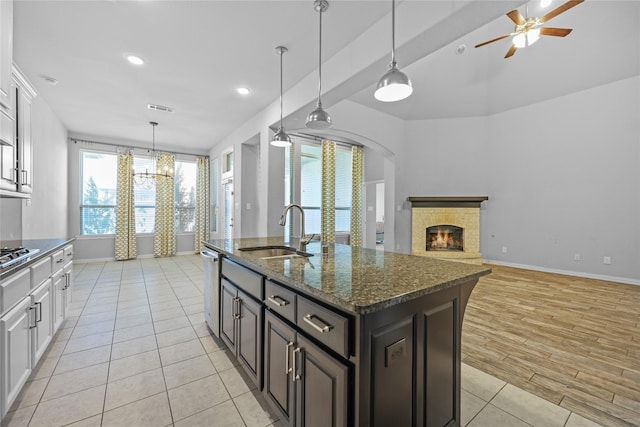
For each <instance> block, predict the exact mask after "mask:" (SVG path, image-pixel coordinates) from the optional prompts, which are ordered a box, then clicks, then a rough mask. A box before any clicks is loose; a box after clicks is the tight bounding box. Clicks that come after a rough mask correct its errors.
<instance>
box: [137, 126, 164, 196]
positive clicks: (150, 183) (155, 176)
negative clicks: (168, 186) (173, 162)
mask: <svg viewBox="0 0 640 427" xmlns="http://www.w3.org/2000/svg"><path fill="white" fill-rule="evenodd" d="M149 124H150V125H151V129H152V132H153V145H152V148H151V153H150V154H151V155H150V156H149V161H148V163H147V164H146V165H145V167H144V171H136V169H135V166H134V169H133V183H134V185H135V186H136V187H139V188H145V189H147V190H150V189H152V188H155V186H156V183H157V182H158V181H160V180H161V179H167V178H173V169H171V168H169V167H168V166H164V167H163V168H162V169H159V165H158V155H159V153H158V152H157V151H156V126H158V122H149Z"/></svg>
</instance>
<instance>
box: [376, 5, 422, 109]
mask: <svg viewBox="0 0 640 427" xmlns="http://www.w3.org/2000/svg"><path fill="white" fill-rule="evenodd" d="M395 33H396V2H395V0H392V2H391V63H390V64H389V71H387V72H386V73H385V74H384V75H383V76H382V77H381V78H380V80H379V81H378V86H377V88H376V91H375V93H374V94H373V96H375V98H376V99H377V100H378V101H382V102H394V101H400V100H402V99H405V98H407V97H408V96H409V95H411V93H412V92H413V86H412V85H411V80H409V77H407V75H406V74H405V73H403V72H402V71H400V69H399V68H398V63H397V62H396V36H395Z"/></svg>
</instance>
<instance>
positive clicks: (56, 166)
mask: <svg viewBox="0 0 640 427" xmlns="http://www.w3.org/2000/svg"><path fill="white" fill-rule="evenodd" d="M31 123H32V128H31V138H32V142H33V194H32V195H31V203H30V204H28V203H26V202H24V204H23V207H22V238H23V239H47V238H60V237H68V236H69V229H68V227H67V213H68V209H69V185H68V182H69V175H68V173H67V168H68V163H67V162H68V156H67V147H68V145H67V130H66V129H65V127H64V126H63V124H62V123H61V122H60V120H59V119H58V117H57V116H56V115H55V113H54V112H53V111H52V110H51V108H49V105H48V104H47V103H46V102H45V100H44V99H43V98H42V97H39V96H37V97H36V98H35V99H34V100H33V104H32V110H31Z"/></svg>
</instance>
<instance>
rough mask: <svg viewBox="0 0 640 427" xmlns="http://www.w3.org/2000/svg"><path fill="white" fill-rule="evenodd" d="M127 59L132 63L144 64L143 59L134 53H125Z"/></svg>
mask: <svg viewBox="0 0 640 427" xmlns="http://www.w3.org/2000/svg"><path fill="white" fill-rule="evenodd" d="M126 58H127V61H129V62H130V63H132V64H133V65H142V64H144V59H142V58H140V57H139V56H136V55H126Z"/></svg>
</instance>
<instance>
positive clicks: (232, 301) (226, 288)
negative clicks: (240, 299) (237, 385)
mask: <svg viewBox="0 0 640 427" xmlns="http://www.w3.org/2000/svg"><path fill="white" fill-rule="evenodd" d="M220 290H221V295H220V299H221V304H220V337H221V338H222V339H223V341H224V342H225V343H226V344H227V346H228V347H229V349H231V351H232V352H233V353H234V354H235V352H236V321H235V320H236V319H235V318H236V305H237V296H238V289H237V288H236V287H235V286H233V285H232V284H231V283H229V282H227V281H226V280H225V279H222V281H221V289H220Z"/></svg>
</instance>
